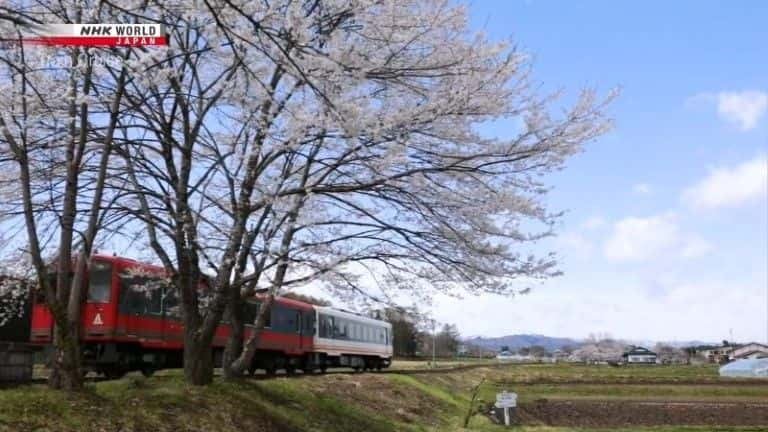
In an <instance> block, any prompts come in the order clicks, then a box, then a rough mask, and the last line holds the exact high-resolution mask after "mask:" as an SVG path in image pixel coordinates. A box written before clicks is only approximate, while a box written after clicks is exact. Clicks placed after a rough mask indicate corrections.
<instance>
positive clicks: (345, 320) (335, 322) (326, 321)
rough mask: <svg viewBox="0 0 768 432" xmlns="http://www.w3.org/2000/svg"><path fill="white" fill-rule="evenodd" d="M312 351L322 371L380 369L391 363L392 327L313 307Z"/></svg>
mask: <svg viewBox="0 0 768 432" xmlns="http://www.w3.org/2000/svg"><path fill="white" fill-rule="evenodd" d="M315 310H316V313H317V332H316V335H315V341H314V349H315V355H317V356H318V357H319V358H318V363H319V364H321V365H322V369H323V370H325V368H327V367H351V368H353V369H355V370H356V371H360V370H365V369H368V370H373V369H376V370H381V369H383V368H387V367H389V365H390V364H391V363H392V325H391V324H390V323H388V322H386V321H380V320H376V319H373V318H368V317H365V316H362V315H358V314H355V313H351V312H346V311H341V310H337V309H333V308H329V307H320V306H316V307H315Z"/></svg>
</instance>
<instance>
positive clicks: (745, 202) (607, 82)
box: [434, 0, 768, 341]
mask: <svg viewBox="0 0 768 432" xmlns="http://www.w3.org/2000/svg"><path fill="white" fill-rule="evenodd" d="M469 11H470V15H471V17H472V27H473V28H474V29H483V30H484V31H485V32H486V33H487V34H488V36H489V37H490V38H492V39H511V40H512V41H513V42H514V43H515V44H516V45H517V46H518V47H519V48H520V49H522V50H523V51H526V52H528V53H530V54H531V55H532V56H533V59H534V74H533V77H534V80H535V81H536V82H540V83H541V85H542V89H544V90H555V89H558V88H562V89H564V90H565V92H566V93H565V97H564V100H565V101H567V100H569V97H571V98H572V97H573V96H574V95H575V94H576V93H577V92H578V90H579V89H580V88H581V87H584V86H590V87H595V88H597V89H598V90H600V91H602V92H607V91H608V90H610V89H611V88H613V87H616V86H618V87H620V88H621V94H620V96H619V98H618V99H616V100H615V101H614V103H613V104H612V106H611V109H610V113H611V115H612V117H613V118H614V119H615V122H616V125H615V128H614V129H613V131H612V132H610V133H609V134H608V135H606V136H605V137H603V138H601V139H600V140H598V141H597V142H594V143H591V144H589V145H588V146H586V147H585V151H584V152H583V153H582V154H579V155H577V156H576V157H574V158H573V159H572V160H570V161H569V162H568V164H567V166H566V168H565V170H563V171H562V172H558V173H556V174H555V175H553V176H551V177H550V178H549V181H550V184H551V185H552V186H554V188H555V189H554V190H553V192H552V193H551V195H550V196H549V198H548V203H549V206H550V208H551V209H552V210H566V211H567V212H568V213H567V215H566V216H565V217H564V219H563V220H562V224H561V226H560V227H559V230H558V231H559V234H560V235H559V236H558V238H555V239H552V240H551V241H548V242H546V243H545V244H543V245H542V247H546V248H552V249H554V250H557V251H558V252H559V253H560V255H561V257H562V259H563V263H562V266H561V268H562V270H563V271H564V272H565V275H564V276H562V277H559V278H556V279H553V280H550V281H547V282H546V283H544V284H543V285H541V286H537V287H536V288H535V289H534V290H533V292H532V293H530V294H529V295H526V296H521V297H515V298H498V297H482V298H467V299H464V300H461V301H457V300H452V299H447V298H440V299H439V300H438V302H437V304H436V307H435V308H434V314H435V316H436V318H438V319H439V320H441V321H446V322H454V323H456V324H458V325H459V328H460V330H462V333H464V334H465V335H475V334H483V335H488V336H499V335H504V334H512V333H542V334H549V335H557V336H572V337H584V336H587V335H588V334H589V333H606V332H607V333H610V334H612V335H613V336H615V337H619V338H628V339H640V340H684V339H703V340H712V341H719V340H722V339H730V338H733V339H736V340H741V341H746V340H759V341H765V340H766V331H767V330H766V312H767V311H766V309H767V308H768V306H767V305H766V302H767V301H768V299H766V295H767V291H768V230H767V228H766V227H768V215H767V214H766V213H767V209H768V202H767V200H768V198H767V197H768V192H767V191H766V181H767V179H766V176H767V175H768V174H767V173H766V170H767V168H766V167H768V165H767V164H766V161H765V155H766V148H768V25H766V18H768V2H761V1H753V2H731V3H723V2H704V1H695V2H694V1H690V2H683V1H678V2H647V1H646V2H635V3H630V2H608V1H557V2H556V1H543V0H529V1H490V0H486V1H480V0H477V1H475V2H473V3H471V4H470V5H469ZM507 127H508V128H509V133H512V131H513V128H514V126H513V125H511V124H510V125H509V126H506V125H503V124H501V125H494V127H493V129H492V130H493V132H494V133H499V134H504V133H505V128H507Z"/></svg>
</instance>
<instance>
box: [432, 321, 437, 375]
mask: <svg viewBox="0 0 768 432" xmlns="http://www.w3.org/2000/svg"><path fill="white" fill-rule="evenodd" d="M436 345H437V333H435V320H432V367H435V348H436Z"/></svg>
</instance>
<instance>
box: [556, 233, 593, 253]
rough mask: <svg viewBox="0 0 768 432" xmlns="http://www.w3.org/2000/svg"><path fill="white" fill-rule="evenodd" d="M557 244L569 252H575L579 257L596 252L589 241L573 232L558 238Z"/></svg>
mask: <svg viewBox="0 0 768 432" xmlns="http://www.w3.org/2000/svg"><path fill="white" fill-rule="evenodd" d="M557 243H558V244H559V245H560V247H562V248H564V249H566V250H567V251H568V252H575V253H576V254H577V255H578V256H584V255H589V254H591V253H592V251H593V250H594V247H593V246H592V243H590V242H589V240H587V239H585V238H584V237H583V236H581V235H579V234H576V233H572V232H570V233H564V234H561V235H559V236H557Z"/></svg>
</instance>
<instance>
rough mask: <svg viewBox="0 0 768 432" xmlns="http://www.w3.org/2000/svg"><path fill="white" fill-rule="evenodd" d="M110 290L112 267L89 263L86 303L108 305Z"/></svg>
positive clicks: (103, 263)
mask: <svg viewBox="0 0 768 432" xmlns="http://www.w3.org/2000/svg"><path fill="white" fill-rule="evenodd" d="M111 288H112V265H110V264H109V263H105V262H94V263H91V270H90V273H89V274H88V303H109V296H110V291H111Z"/></svg>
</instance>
